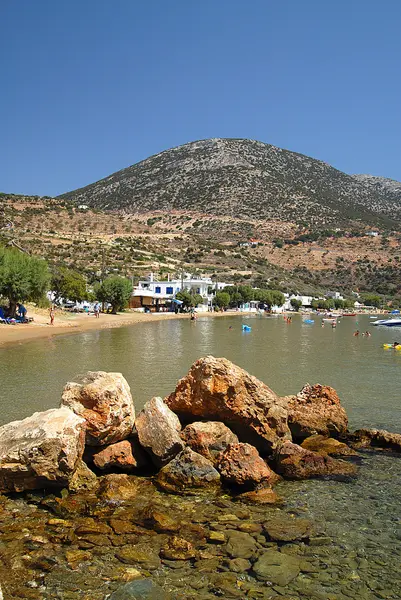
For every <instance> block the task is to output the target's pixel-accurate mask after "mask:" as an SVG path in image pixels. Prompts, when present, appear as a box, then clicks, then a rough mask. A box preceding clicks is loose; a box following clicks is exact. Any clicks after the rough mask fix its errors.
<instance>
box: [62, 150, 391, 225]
mask: <svg viewBox="0 0 401 600" xmlns="http://www.w3.org/2000/svg"><path fill="white" fill-rule="evenodd" d="M400 185H401V184H400ZM61 198H63V199H68V200H72V201H73V202H74V203H76V204H87V205H89V206H92V207H96V208H102V209H125V210H128V211H130V212H145V211H152V210H161V211H171V210H184V211H198V212H204V213H207V214H213V215H226V216H235V217H239V218H254V219H279V220H281V221H290V222H306V223H308V225H311V226H317V227H321V226H324V225H330V226H333V225H337V226H342V225H345V224H348V223H349V222H350V221H353V220H360V221H362V222H364V223H366V224H370V225H378V226H390V227H395V226H396V222H397V221H398V220H399V219H400V217H401V193H399V190H397V189H395V191H394V190H392V191H391V193H390V192H389V190H388V187H386V186H383V185H379V184H372V182H371V181H368V180H367V179H366V177H365V178H362V179H361V177H360V176H351V175H346V174H345V173H342V172H341V171H338V170H337V169H334V168H333V167H331V166H330V165H328V164H326V163H324V162H321V161H319V160H315V159H313V158H310V157H307V156H304V155H302V154H297V153H295V152H290V151H288V150H283V149H281V148H277V147H275V146H271V145H269V144H264V143H262V142H257V141H252V140H241V139H209V140H203V141H198V142H192V143H189V144H185V145H184V146H179V147H177V148H173V149H171V150H166V151H164V152H161V153H160V154H156V155H155V156H152V157H150V158H148V159H146V160H144V161H142V162H140V163H137V164H135V165H132V166H131V167H128V168H126V169H123V170H121V171H118V172H117V173H114V174H112V175H110V176H109V177H106V178H105V179H102V180H100V181H98V182H96V183H93V184H91V185H88V186H86V187H84V188H80V189H78V190H75V191H72V192H69V193H66V194H63V195H62V196H61Z"/></svg>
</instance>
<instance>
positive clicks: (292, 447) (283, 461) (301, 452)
mask: <svg viewBox="0 0 401 600" xmlns="http://www.w3.org/2000/svg"><path fill="white" fill-rule="evenodd" d="M274 460H275V470H276V471H277V473H279V474H280V475H283V477H286V478H287V479H309V478H311V477H352V476H354V475H356V467H355V465H353V464H352V463H349V462H346V461H345V460H338V459H335V458H331V457H330V456H327V455H322V454H318V453H317V452H311V451H310V450H305V449H304V448H301V446H298V445H297V444H293V443H292V442H288V441H286V442H283V443H282V444H281V445H280V447H278V448H277V449H276V453H275V457H274Z"/></svg>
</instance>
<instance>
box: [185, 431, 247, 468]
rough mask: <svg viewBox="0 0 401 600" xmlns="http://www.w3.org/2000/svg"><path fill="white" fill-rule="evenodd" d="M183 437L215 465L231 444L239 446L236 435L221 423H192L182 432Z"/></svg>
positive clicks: (195, 450)
mask: <svg viewBox="0 0 401 600" xmlns="http://www.w3.org/2000/svg"><path fill="white" fill-rule="evenodd" d="M181 437H182V439H183V440H184V442H185V443H186V445H187V446H189V447H190V448H192V450H193V451H194V452H197V453H198V454H201V455H202V456H204V457H205V458H207V459H208V460H210V461H212V462H213V463H214V462H215V460H216V457H217V455H218V454H219V453H220V452H222V451H223V450H225V449H226V448H227V446H228V445H229V444H237V443H238V441H239V440H238V437H237V436H236V435H235V433H233V432H232V431H231V429H229V428H228V427H226V425H224V423H220V422H219V421H205V422H203V421H200V422H196V423H191V424H190V425H187V426H186V427H185V429H183V430H182V433H181Z"/></svg>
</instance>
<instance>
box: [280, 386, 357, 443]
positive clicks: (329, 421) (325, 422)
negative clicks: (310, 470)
mask: <svg viewBox="0 0 401 600" xmlns="http://www.w3.org/2000/svg"><path fill="white" fill-rule="evenodd" d="M284 400H287V410H288V425H289V427H290V429H291V433H292V436H293V438H294V439H295V440H301V439H305V438H307V437H309V436H311V435H314V434H316V433H319V434H321V435H324V436H326V437H329V436H331V437H338V436H339V435H341V434H343V433H345V432H346V431H347V429H348V417H347V413H346V412H345V410H344V408H343V407H342V406H341V402H340V399H339V397H338V396H337V392H336V391H335V389H334V388H332V387H329V386H328V385H320V384H318V383H317V384H316V385H309V384H306V385H305V386H304V387H303V388H302V390H301V391H300V392H299V394H297V395H296V396H287V397H286V398H285V399H284Z"/></svg>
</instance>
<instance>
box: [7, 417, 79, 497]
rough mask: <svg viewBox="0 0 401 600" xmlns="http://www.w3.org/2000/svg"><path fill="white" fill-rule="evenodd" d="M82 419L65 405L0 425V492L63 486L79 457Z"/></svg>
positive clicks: (66, 482) (71, 473) (76, 464)
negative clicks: (64, 406)
mask: <svg viewBox="0 0 401 600" xmlns="http://www.w3.org/2000/svg"><path fill="white" fill-rule="evenodd" d="M84 444H85V420H84V419H82V418H81V417H79V416H77V415H76V414H74V413H73V412H72V411H71V410H69V409H68V408H58V409H57V408H56V409H51V410H47V411H45V412H38V413H35V414H33V415H32V416H31V417H28V418H26V419H23V420H22V421H13V422H12V423H8V424H7V425H3V427H0V491H1V492H14V491H15V492H21V491H23V490H32V489H37V488H45V487H49V486H66V485H68V482H69V481H70V479H71V477H72V476H73V474H74V471H75V469H76V468H77V466H78V464H79V463H80V460H81V458H82V454H83V450H84Z"/></svg>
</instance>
